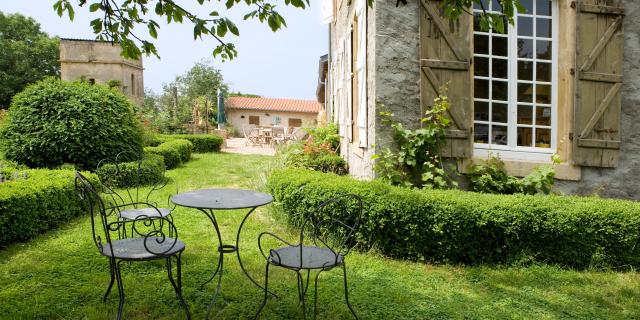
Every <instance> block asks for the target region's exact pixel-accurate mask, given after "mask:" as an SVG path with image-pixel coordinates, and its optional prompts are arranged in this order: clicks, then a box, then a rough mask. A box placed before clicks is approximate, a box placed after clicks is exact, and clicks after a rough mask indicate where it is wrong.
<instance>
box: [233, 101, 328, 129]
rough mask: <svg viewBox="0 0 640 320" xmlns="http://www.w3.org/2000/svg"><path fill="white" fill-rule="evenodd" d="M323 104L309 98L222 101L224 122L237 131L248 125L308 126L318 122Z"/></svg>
mask: <svg viewBox="0 0 640 320" xmlns="http://www.w3.org/2000/svg"><path fill="white" fill-rule="evenodd" d="M322 108H323V106H322V104H321V103H319V102H317V101H312V100H298V99H281V98H261V97H260V98H254V97H229V98H227V100H226V101H225V102H224V109H225V114H226V118H227V123H229V124H231V126H233V128H234V130H235V134H236V135H240V136H241V135H242V128H243V127H244V126H247V125H256V126H263V127H270V126H275V125H278V126H282V127H303V126H305V127H308V126H315V125H316V124H317V123H318V112H319V111H320V110H321V109H322Z"/></svg>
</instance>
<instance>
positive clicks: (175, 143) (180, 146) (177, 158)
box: [144, 139, 193, 169]
mask: <svg viewBox="0 0 640 320" xmlns="http://www.w3.org/2000/svg"><path fill="white" fill-rule="evenodd" d="M191 150H193V144H191V142H189V141H187V140H182V139H176V140H170V141H167V142H163V143H161V144H160V145H158V146H157V147H146V148H144V151H145V152H146V153H153V154H157V155H160V156H162V157H163V158H164V164H165V165H166V166H167V169H174V168H176V167H178V166H179V165H180V164H181V163H182V162H186V161H189V159H191Z"/></svg>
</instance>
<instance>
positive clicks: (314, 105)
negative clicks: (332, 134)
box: [224, 97, 322, 113]
mask: <svg viewBox="0 0 640 320" xmlns="http://www.w3.org/2000/svg"><path fill="white" fill-rule="evenodd" d="M224 106H225V108H227V109H244V110H264V111H289V112H308V113H318V112H319V111H320V109H322V103H320V102H317V101H314V100H297V99H279V98H249V97H229V98H227V101H225V104H224Z"/></svg>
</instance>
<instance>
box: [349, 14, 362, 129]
mask: <svg viewBox="0 0 640 320" xmlns="http://www.w3.org/2000/svg"><path fill="white" fill-rule="evenodd" d="M358 37H359V34H358V16H355V18H354V20H353V26H352V29H351V61H350V63H351V92H352V94H351V110H350V111H351V138H352V140H353V141H360V135H359V134H360V132H359V130H358V126H357V125H356V121H357V120H358V111H359V110H358V108H359V107H360V105H359V103H358V73H359V72H360V70H358V66H357V61H356V59H358V50H360V49H359V48H358Z"/></svg>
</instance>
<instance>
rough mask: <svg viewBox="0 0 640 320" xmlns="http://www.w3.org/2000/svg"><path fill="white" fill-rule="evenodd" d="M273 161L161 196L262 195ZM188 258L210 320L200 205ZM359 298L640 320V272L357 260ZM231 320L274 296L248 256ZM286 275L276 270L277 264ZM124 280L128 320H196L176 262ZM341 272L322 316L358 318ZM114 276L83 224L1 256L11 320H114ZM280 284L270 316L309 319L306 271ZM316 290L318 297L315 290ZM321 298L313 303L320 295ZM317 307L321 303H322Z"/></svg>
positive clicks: (395, 312) (128, 269) (225, 170)
mask: <svg viewBox="0 0 640 320" xmlns="http://www.w3.org/2000/svg"><path fill="white" fill-rule="evenodd" d="M271 159H273V158H271V157H264V156H247V155H233V154H195V155H194V159H193V160H192V161H191V162H189V163H187V164H186V165H185V166H183V167H180V168H178V169H175V170H171V171H168V172H167V175H168V176H169V177H170V178H171V179H172V182H171V183H170V184H169V185H168V186H167V187H166V188H165V189H164V190H163V191H162V192H161V193H157V194H155V197H154V198H155V199H154V200H157V201H159V202H163V201H166V198H167V197H168V195H169V194H171V193H175V191H176V187H177V188H178V189H179V190H180V191H187V190H192V189H199V188H205V187H237V188H251V189H255V188H259V187H260V186H261V185H262V181H263V180H264V176H263V174H262V172H264V171H265V170H266V168H267V167H268V166H269V165H270V161H272V160H271ZM270 212H271V210H269V208H262V209H260V210H258V212H256V213H255V214H254V215H253V216H252V218H251V219H249V220H248V222H247V223H246V225H245V229H244V233H243V241H242V243H241V248H242V249H241V251H242V253H243V257H245V260H244V262H245V265H246V267H247V268H248V270H249V272H250V273H251V274H252V275H254V276H255V277H258V278H259V279H261V280H260V281H263V280H262V279H263V273H264V259H263V258H262V257H261V255H260V254H259V252H258V249H257V245H256V239H257V235H258V234H259V233H260V232H262V231H273V232H275V233H278V234H283V235H285V236H287V237H289V239H293V238H294V236H293V233H292V232H288V231H287V230H286V229H285V227H284V225H283V224H282V223H279V222H277V221H275V220H274V218H273V216H274V215H273V214H271V213H270ZM173 215H174V219H175V222H176V225H177V227H178V230H179V233H180V238H181V239H183V240H184V241H185V242H186V244H187V248H186V251H185V253H184V255H183V263H184V267H183V277H184V294H185V298H186V300H187V302H188V303H189V305H190V307H191V311H192V314H193V318H194V319H203V318H204V313H205V311H206V306H207V304H208V301H209V299H210V298H211V297H212V294H213V292H214V288H213V285H209V286H208V287H206V288H205V289H204V290H200V289H199V284H200V283H201V282H203V281H204V280H206V279H207V278H208V275H210V272H211V271H212V269H213V267H214V263H215V262H214V261H215V254H214V248H215V246H217V244H215V242H214V236H215V234H214V231H213V230H212V228H211V224H210V222H209V221H208V220H207V218H206V217H205V216H204V215H203V214H201V213H200V212H198V211H196V210H191V209H184V208H178V209H177V210H176V211H175V212H174V213H173ZM242 216H243V214H242V212H240V211H235V212H234V211H230V212H222V213H220V214H219V215H218V216H217V217H218V221H219V223H220V225H221V229H222V233H223V237H224V239H225V240H226V241H227V242H229V243H231V242H232V241H233V240H234V237H235V230H236V228H237V227H238V225H239V224H240V220H241V218H242ZM347 263H348V265H349V277H350V279H349V280H350V282H351V283H350V284H351V286H350V287H351V300H352V303H353V305H354V307H355V308H356V310H357V312H358V314H359V315H360V317H361V318H362V319H450V318H454V319H598V318H600V319H605V318H606V319H633V318H640V276H638V274H637V273H614V272H597V271H580V272H576V271H568V270H563V269H559V268H556V267H551V266H534V267H527V268H515V267H514V268H506V267H505V268H501V267H464V266H447V265H441V266H433V265H427V264H423V263H413V262H405V261H397V260H391V259H387V258H384V257H382V256H379V255H376V254H375V253H353V254H352V255H350V256H348V257H347ZM225 267H226V270H225V271H226V272H225V274H224V277H223V284H222V296H223V298H224V300H225V302H224V303H222V302H220V303H218V304H217V305H216V309H215V310H214V315H215V314H217V317H214V318H219V319H245V318H251V317H253V315H254V313H255V311H256V309H257V307H258V305H259V304H260V302H261V301H262V300H261V299H262V293H261V292H260V291H259V290H258V289H257V288H256V287H254V286H253V284H251V282H250V281H249V280H248V279H246V278H245V277H244V275H243V274H242V273H241V272H240V267H239V265H238V262H237V260H235V259H233V258H232V256H227V259H225ZM274 269H275V268H274ZM123 278H124V282H125V291H126V299H127V302H126V304H125V309H124V317H125V318H126V319H180V318H183V317H184V313H183V312H182V309H181V308H180V307H179V304H178V301H177V299H176V298H175V295H174V293H173V290H172V288H171V286H170V284H169V282H168V281H167V278H166V273H165V269H164V264H162V263H159V262H142V263H133V264H125V265H124V266H123ZM341 279H342V278H341V273H340V272H339V271H338V270H335V271H331V272H327V273H325V274H323V277H321V282H320V291H319V293H320V294H319V299H320V300H319V318H320V319H349V318H350V314H349V311H348V309H347V307H346V305H345V304H344V299H343V294H342V286H341ZM108 280H109V271H108V263H107V260H106V259H105V258H104V257H102V256H100V255H99V254H98V252H97V249H96V248H95V246H94V244H93V242H92V240H91V234H90V221H89V218H88V217H82V218H79V219H77V220H76V221H74V222H72V223H70V224H69V225H68V226H66V227H64V228H62V229H59V230H57V231H53V232H50V233H48V234H46V235H43V236H41V237H39V238H37V239H34V240H32V241H30V242H28V243H25V244H17V245H13V246H11V247H9V248H7V249H5V250H3V251H0V319H113V318H115V315H116V312H117V305H118V297H117V290H116V288H114V289H113V291H112V293H111V296H110V298H109V300H108V301H107V303H103V302H102V300H101V298H102V295H103V293H104V290H105V289H106V285H107V284H108ZM270 282H271V284H270V286H271V288H273V289H274V291H275V292H276V293H277V294H279V295H280V298H279V299H270V300H269V303H268V304H267V307H266V308H265V309H264V310H263V313H262V318H263V319H290V318H300V317H302V313H301V311H300V309H299V308H298V307H297V293H296V280H295V277H294V273H292V272H290V271H284V270H278V269H275V271H273V272H272V273H271V277H270ZM310 293H312V291H310ZM309 298H311V296H309ZM310 305H311V304H310Z"/></svg>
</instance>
